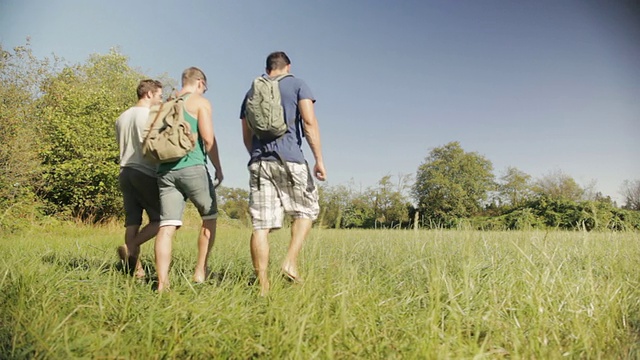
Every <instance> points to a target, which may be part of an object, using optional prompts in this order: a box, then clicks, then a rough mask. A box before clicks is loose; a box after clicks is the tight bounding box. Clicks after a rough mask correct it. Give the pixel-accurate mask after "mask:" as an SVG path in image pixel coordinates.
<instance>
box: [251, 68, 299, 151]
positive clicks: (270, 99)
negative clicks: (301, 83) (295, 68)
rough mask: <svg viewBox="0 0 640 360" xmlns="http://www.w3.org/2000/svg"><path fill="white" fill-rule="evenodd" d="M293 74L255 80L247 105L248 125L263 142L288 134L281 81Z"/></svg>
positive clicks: (261, 77)
mask: <svg viewBox="0 0 640 360" xmlns="http://www.w3.org/2000/svg"><path fill="white" fill-rule="evenodd" d="M287 76H293V75H291V74H284V75H280V76H278V77H276V78H275V79H270V78H267V77H264V76H259V77H257V78H256V79H255V80H253V84H252V85H251V90H250V91H249V95H248V96H247V102H246V105H245V118H246V120H247V125H249V128H250V129H251V131H253V133H254V134H255V135H256V136H257V137H258V139H260V140H262V141H272V140H275V139H277V138H279V137H280V136H282V135H284V133H285V132H287V128H288V126H287V121H286V119H285V118H284V110H283V108H282V102H281V97H280V86H279V84H278V83H279V81H280V80H282V79H284V78H285V77H287Z"/></svg>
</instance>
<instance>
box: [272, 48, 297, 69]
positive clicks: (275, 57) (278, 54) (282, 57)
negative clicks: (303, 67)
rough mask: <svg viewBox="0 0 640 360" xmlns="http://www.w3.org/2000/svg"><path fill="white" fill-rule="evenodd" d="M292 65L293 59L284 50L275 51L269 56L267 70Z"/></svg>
mask: <svg viewBox="0 0 640 360" xmlns="http://www.w3.org/2000/svg"><path fill="white" fill-rule="evenodd" d="M287 65H291V60H289V57H288V56H287V54H285V53H284V51H275V52H272V53H271V54H269V56H267V67H266V69H267V71H273V70H279V69H282V68H284V67H285V66H287Z"/></svg>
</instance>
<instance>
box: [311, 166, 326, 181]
mask: <svg viewBox="0 0 640 360" xmlns="http://www.w3.org/2000/svg"><path fill="white" fill-rule="evenodd" d="M313 175H315V177H316V179H318V180H320V181H325V180H326V179H327V171H326V170H325V169H324V164H323V163H322V162H317V163H316V165H315V166H314V167H313Z"/></svg>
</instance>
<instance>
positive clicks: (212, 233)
mask: <svg viewBox="0 0 640 360" xmlns="http://www.w3.org/2000/svg"><path fill="white" fill-rule="evenodd" d="M215 241H216V220H215V219H212V220H202V228H200V235H199V236H198V261H197V262H196V269H195V271H194V273H193V281H195V282H197V283H201V282H204V281H205V280H206V279H207V275H208V274H207V263H208V262H209V254H210V253H211V248H213V243H214V242H215Z"/></svg>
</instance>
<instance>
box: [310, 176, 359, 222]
mask: <svg viewBox="0 0 640 360" xmlns="http://www.w3.org/2000/svg"><path fill="white" fill-rule="evenodd" d="M318 197H319V205H320V215H319V216H318V223H319V224H320V225H321V226H325V227H330V228H336V229H339V228H340V227H342V222H343V215H344V212H345V210H346V209H347V207H348V206H349V203H350V202H351V200H352V198H353V191H352V190H351V189H350V188H349V187H347V186H345V185H338V186H329V185H325V184H322V185H320V186H318Z"/></svg>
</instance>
